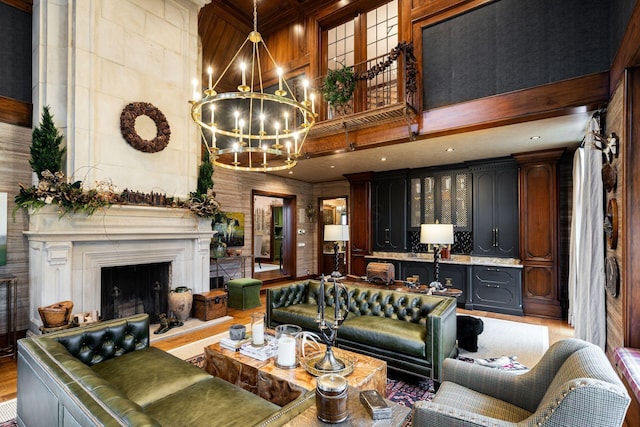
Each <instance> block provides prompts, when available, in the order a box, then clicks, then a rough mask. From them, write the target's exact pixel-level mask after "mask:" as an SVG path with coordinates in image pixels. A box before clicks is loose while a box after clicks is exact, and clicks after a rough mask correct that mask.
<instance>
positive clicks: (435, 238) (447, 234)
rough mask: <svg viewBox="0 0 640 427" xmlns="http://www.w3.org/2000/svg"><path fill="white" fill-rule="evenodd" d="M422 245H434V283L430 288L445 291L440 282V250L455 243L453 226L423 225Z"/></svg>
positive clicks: (421, 229)
mask: <svg viewBox="0 0 640 427" xmlns="http://www.w3.org/2000/svg"><path fill="white" fill-rule="evenodd" d="M420 243H426V244H433V245H434V249H433V250H434V253H433V271H434V274H433V277H434V279H433V282H431V283H430V284H429V287H431V288H435V289H436V290H442V289H444V286H442V283H440V280H439V274H440V271H439V270H440V265H439V262H440V249H441V246H442V245H446V244H451V243H453V224H421V225H420Z"/></svg>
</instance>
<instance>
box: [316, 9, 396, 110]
mask: <svg viewBox="0 0 640 427" xmlns="http://www.w3.org/2000/svg"><path fill="white" fill-rule="evenodd" d="M356 23H359V25H356ZM356 28H363V29H364V30H363V31H361V32H360V33H356V32H355V29H356ZM363 41H364V45H365V46H366V52H362V49H360V48H359V47H360V46H363V43H362V42H363ZM397 45H398V0H392V1H390V2H388V3H385V4H383V5H381V6H379V7H377V8H375V9H372V10H370V11H368V12H366V13H365V14H363V15H358V16H356V17H355V18H353V19H350V20H348V21H346V22H344V23H342V24H340V25H337V26H335V27H332V28H330V29H328V30H327V61H326V64H327V70H335V69H338V68H341V67H342V66H344V65H346V66H355V68H356V70H357V71H359V72H361V71H364V70H368V69H370V68H371V67H373V66H374V65H376V64H378V63H380V62H382V61H384V60H385V59H386V57H387V56H388V54H389V52H391V49H393V48H394V47H396V46H397ZM397 78H398V68H397V63H394V64H393V65H392V66H391V67H389V68H388V69H386V70H385V71H384V72H382V73H380V74H378V75H377V76H376V77H375V78H373V79H371V80H368V81H367V98H366V105H365V106H364V108H366V109H372V108H376V107H381V106H384V105H388V104H391V103H394V102H397V101H398V82H397Z"/></svg>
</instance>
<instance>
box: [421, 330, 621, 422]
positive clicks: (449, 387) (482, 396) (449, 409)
mask: <svg viewBox="0 0 640 427" xmlns="http://www.w3.org/2000/svg"><path fill="white" fill-rule="evenodd" d="M443 378H444V381H443V382H442V385H441V386H440V388H439V390H438V392H437V393H436V395H435V397H434V398H433V400H432V401H421V402H416V404H415V405H414V418H413V419H414V425H419V426H437V427H449V426H451V427H461V426H513V427H515V426H518V427H520V426H553V427H555V426H558V427H560V426H562V427H566V426H598V427H607V426H621V425H622V422H623V419H624V416H625V412H626V410H627V407H628V405H629V402H630V399H629V395H628V393H627V391H626V389H625V388H624V385H623V384H622V382H621V381H620V379H619V378H618V376H617V375H616V373H615V371H614V369H613V367H612V365H611V363H610V362H609V360H608V359H607V357H606V356H605V354H604V353H603V351H602V350H601V349H600V348H599V347H597V346H595V345H593V344H590V343H587V342H585V341H582V340H578V339H567V340H561V341H559V342H557V343H555V344H554V345H552V346H551V347H550V348H549V350H547V352H546V353H545V354H544V356H543V357H542V359H541V360H540V362H539V363H538V364H537V365H535V366H534V367H533V368H532V369H531V370H530V371H528V372H526V373H523V374H517V373H514V372H510V371H500V370H496V369H490V368H487V367H484V366H479V365H474V364H471V363H467V362H462V361H459V360H454V359H447V360H445V362H444V372H443Z"/></svg>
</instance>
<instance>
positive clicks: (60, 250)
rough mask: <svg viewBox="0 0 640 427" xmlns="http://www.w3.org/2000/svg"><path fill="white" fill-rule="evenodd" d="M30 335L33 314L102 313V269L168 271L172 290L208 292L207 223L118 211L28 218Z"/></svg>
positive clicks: (164, 211) (148, 211)
mask: <svg viewBox="0 0 640 427" xmlns="http://www.w3.org/2000/svg"><path fill="white" fill-rule="evenodd" d="M24 234H25V235H26V236H27V238H28V240H29V295H30V307H29V320H30V322H29V329H30V330H31V331H32V332H34V333H39V327H40V326H41V325H42V322H41V320H40V315H39V314H38V307H43V306H46V305H50V304H54V303H56V302H59V301H65V300H70V301H73V304H74V308H73V311H74V313H78V312H87V311H92V310H96V309H99V308H100V302H101V301H100V298H101V297H100V280H101V278H100V269H101V268H102V267H113V266H120V265H136V264H149V263H154V262H170V263H171V277H170V281H171V285H170V287H171V288H174V287H176V286H187V287H189V288H191V289H192V290H193V292H194V293H201V292H205V291H208V290H209V245H210V242H211V237H212V235H213V231H212V229H211V220H208V219H204V218H200V217H197V216H195V215H194V214H193V213H192V212H191V211H189V210H187V209H173V208H161V207H151V206H128V205H122V206H121V205H115V206H111V207H109V208H106V209H100V210H98V211H96V212H95V213H94V214H93V215H86V214H84V213H78V214H66V215H64V216H62V217H60V214H59V212H58V211H57V209H56V208H55V207H54V206H45V207H43V208H42V209H39V210H38V211H36V212H34V213H31V214H30V215H29V231H26V232H24Z"/></svg>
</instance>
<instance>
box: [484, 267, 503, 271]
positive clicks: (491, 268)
mask: <svg viewBox="0 0 640 427" xmlns="http://www.w3.org/2000/svg"><path fill="white" fill-rule="evenodd" d="M487 271H500V269H499V268H497V267H488V268H487Z"/></svg>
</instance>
